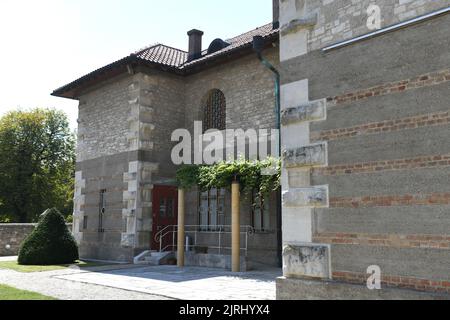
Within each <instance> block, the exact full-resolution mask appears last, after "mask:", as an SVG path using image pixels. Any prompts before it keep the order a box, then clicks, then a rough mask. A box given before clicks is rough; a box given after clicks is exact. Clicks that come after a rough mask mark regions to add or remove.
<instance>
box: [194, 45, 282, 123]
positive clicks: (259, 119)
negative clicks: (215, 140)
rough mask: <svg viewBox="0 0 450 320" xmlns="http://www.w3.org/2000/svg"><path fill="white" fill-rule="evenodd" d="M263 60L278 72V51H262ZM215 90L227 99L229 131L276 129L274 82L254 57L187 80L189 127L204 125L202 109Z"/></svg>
mask: <svg viewBox="0 0 450 320" xmlns="http://www.w3.org/2000/svg"><path fill="white" fill-rule="evenodd" d="M263 55H264V57H265V58H266V59H267V60H269V61H270V62H271V63H272V64H273V65H274V66H275V67H276V68H279V63H278V61H279V55H278V48H270V49H267V50H265V51H263ZM212 89H219V90H221V91H222V92H223V93H224V95H225V99H226V116H227V120H226V125H227V129H249V128H253V129H274V128H275V123H276V118H275V111H274V106H275V95H274V80H273V74H272V73H271V71H270V70H268V69H267V68H266V67H264V66H263V65H262V64H261V62H260V61H259V60H258V59H257V58H256V56H255V55H249V56H246V57H243V58H241V59H238V60H236V61H233V62H229V63H226V64H222V65H219V66H216V67H213V68H210V69H208V70H205V71H203V72H201V73H198V74H195V75H192V76H189V77H187V78H186V108H187V110H189V112H187V113H186V127H187V128H189V129H191V130H192V129H193V125H194V121H203V116H202V107H203V104H204V103H205V101H206V97H207V94H208V93H209V91H210V90H212Z"/></svg>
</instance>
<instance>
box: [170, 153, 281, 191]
mask: <svg viewBox="0 0 450 320" xmlns="http://www.w3.org/2000/svg"><path fill="white" fill-rule="evenodd" d="M269 168H276V170H275V174H273V175H263V174H262V173H263V171H264V170H265V169H269ZM280 177H281V161H280V160H276V159H274V158H268V159H266V160H262V161H248V160H235V161H227V162H220V163H217V164H215V165H212V166H205V165H201V166H195V165H189V166H183V167H181V168H180V169H179V170H178V172H177V181H178V184H179V186H180V187H181V188H184V189H190V188H192V187H194V186H198V187H199V188H200V189H201V190H208V189H211V188H229V187H230V185H231V183H232V182H233V180H234V179H239V182H240V184H241V189H242V191H243V192H244V194H245V195H249V194H250V193H251V192H252V191H254V190H256V191H257V192H258V193H259V194H260V195H267V194H268V193H270V192H271V191H275V190H277V189H278V188H279V187H280Z"/></svg>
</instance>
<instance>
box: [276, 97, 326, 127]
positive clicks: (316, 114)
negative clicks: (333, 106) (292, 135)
mask: <svg viewBox="0 0 450 320" xmlns="http://www.w3.org/2000/svg"><path fill="white" fill-rule="evenodd" d="M326 105H327V101H326V99H322V100H316V101H312V102H309V103H307V104H303V105H300V106H298V107H294V108H287V109H284V110H283V111H282V112H281V123H282V124H283V125H285V126H286V125H289V124H292V123H298V122H305V121H320V120H325V119H326Z"/></svg>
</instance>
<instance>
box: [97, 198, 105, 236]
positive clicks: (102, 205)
mask: <svg viewBox="0 0 450 320" xmlns="http://www.w3.org/2000/svg"><path fill="white" fill-rule="evenodd" d="M105 195H106V190H101V191H100V201H99V213H98V232H100V233H103V232H105V229H104V228H103V219H104V215H105V211H106V197H105Z"/></svg>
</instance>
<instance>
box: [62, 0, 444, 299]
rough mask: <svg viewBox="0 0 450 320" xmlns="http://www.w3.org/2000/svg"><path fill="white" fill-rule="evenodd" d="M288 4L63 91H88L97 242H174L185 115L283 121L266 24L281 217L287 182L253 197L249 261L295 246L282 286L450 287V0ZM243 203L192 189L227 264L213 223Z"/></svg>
mask: <svg viewBox="0 0 450 320" xmlns="http://www.w3.org/2000/svg"><path fill="white" fill-rule="evenodd" d="M273 7H274V21H273V23H271V24H268V25H266V26H263V27H261V28H258V29H256V30H253V31H251V32H248V33H246V34H243V35H241V36H238V37H236V38H233V39H229V40H226V41H222V40H220V39H218V40H216V41H214V42H213V43H212V44H211V45H210V47H209V49H208V50H205V51H202V50H201V48H202V46H201V44H200V40H201V35H202V33H201V32H200V31H198V30H192V31H190V32H189V37H190V46H189V52H184V51H181V50H178V49H174V48H169V47H167V46H164V45H156V46H153V47H149V48H147V49H145V50H143V51H139V52H137V53H136V54H134V55H131V56H129V57H126V58H124V59H122V60H119V61H117V62H115V63H113V64H111V65H108V66H107V67H104V68H102V69H99V70H96V71H94V72H93V73H91V74H89V75H87V76H85V77H83V78H81V79H79V80H77V81H75V82H73V83H71V84H69V85H67V86H65V87H63V88H61V89H58V90H56V91H55V92H54V95H57V96H60V97H66V98H72V99H78V100H79V101H80V107H79V109H80V117H79V122H80V124H79V132H78V134H79V144H78V161H77V176H76V196H75V204H76V206H75V207H76V209H75V213H74V215H75V217H74V232H75V235H76V236H77V238H78V240H79V242H80V244H81V255H82V256H83V257H89V258H97V259H112V260H120V261H131V260H132V259H133V257H135V256H136V255H137V254H139V253H140V252H143V251H145V250H148V249H158V246H164V247H166V246H168V247H171V244H170V240H172V241H173V239H170V238H169V241H167V242H164V243H162V242H160V243H155V235H157V234H158V232H159V231H160V230H161V228H164V226H165V224H175V222H176V221H175V220H173V218H174V217H175V214H174V213H173V212H172V210H167V208H175V207H176V199H175V190H176V189H175V188H174V187H173V186H174V182H173V180H174V175H175V170H176V166H174V165H173V164H172V162H171V161H170V150H171V148H172V146H173V142H171V139H170V134H171V132H173V130H175V129H177V128H188V129H189V130H190V131H191V132H192V131H193V123H194V121H196V120H202V119H203V120H205V121H204V122H205V123H211V124H212V125H213V127H216V128H217V129H220V130H222V129H224V128H242V129H246V128H276V127H277V117H276V116H275V114H274V112H273V110H274V104H275V102H276V94H274V93H275V92H274V81H273V74H272V73H271V72H270V71H269V70H268V69H267V68H266V67H265V66H263V65H262V64H261V62H260V61H259V60H258V58H257V56H256V55H255V53H254V52H253V51H252V48H251V47H252V42H253V41H254V40H253V37H254V36H257V35H260V36H262V37H263V39H264V40H265V46H266V47H265V50H264V51H263V55H264V56H265V57H267V58H268V60H269V61H270V62H271V63H272V64H273V65H274V66H275V68H277V69H278V70H279V72H280V74H281V113H280V115H279V116H280V118H281V138H282V143H281V146H282V150H283V173H282V210H281V212H282V224H281V225H280V223H279V222H278V221H279V219H278V217H277V210H276V209H277V208H276V207H277V204H278V203H277V199H276V196H275V195H273V196H272V197H271V199H269V201H268V202H267V208H266V207H264V208H263V210H260V209H261V208H258V210H255V208H254V207H252V206H251V205H250V203H251V202H249V201H242V203H241V210H242V212H243V214H242V216H241V225H242V226H244V228H245V226H247V225H248V226H249V227H250V228H252V230H253V231H256V232H252V233H250V234H249V233H247V232H245V231H244V232H243V234H244V235H245V237H248V239H247V240H248V245H247V246H246V249H247V250H246V252H247V255H246V257H247V259H246V260H244V261H246V262H250V265H254V266H260V265H264V266H268V265H271V266H276V265H277V262H278V259H277V256H278V255H279V253H280V252H279V251H280V249H281V247H282V248H283V257H282V258H283V273H284V276H283V277H281V278H279V279H277V297H278V298H279V299H346V298H356V299H395V298H413V299H422V298H426V299H428V298H444V299H449V298H450V251H449V249H450V214H449V210H450V184H449V183H448V177H449V173H450V171H449V170H450V140H449V139H448V136H449V130H450V126H449V107H450V106H449V103H448V101H450V99H449V98H450V90H449V89H450V87H449V86H450V55H449V49H450V38H449V36H448V34H449V33H450V0H434V1H431V0H420V1H416V0H393V1H373V0H360V1H347V0H279V1H278V0H274V1H273ZM278 21H279V22H278ZM211 108H212V109H211ZM211 110H215V112H213V114H217V116H211V114H212V113H211ZM208 127H210V126H209V125H208ZM161 195H162V196H161ZM160 199H166V200H164V201H165V202H163V203H161V200H160ZM205 208H206V209H205ZM160 209H161V210H160ZM163 209H164V210H163ZM230 210H231V209H230V194H229V192H228V191H220V190H211V191H210V192H208V193H199V192H196V191H191V192H189V193H188V194H187V195H186V224H187V225H191V224H192V225H195V226H197V227H199V226H200V225H204V224H205V223H206V225H207V227H208V225H209V227H212V228H206V230H205V229H202V228H196V229H195V230H196V232H195V234H194V235H192V234H191V236H193V237H195V240H192V239H191V240H190V241H194V243H195V244H196V245H198V247H200V248H201V247H202V241H203V243H204V246H206V247H207V248H209V249H211V251H210V253H213V254H216V256H215V260H214V259H212V260H214V261H215V262H214V261H213V263H216V264H217V265H220V266H226V265H227V261H222V260H220V259H218V258H217V247H216V245H215V244H214V243H215V241H217V236H218V234H219V235H220V236H221V237H223V238H222V239H223V240H224V241H229V239H226V237H228V236H229V235H225V234H222V233H220V230H217V229H216V230H215V229H214V228H215V227H217V226H218V225H229V224H230ZM160 211H161V212H160ZM167 212H170V213H167ZM211 212H212V213H213V215H211ZM161 213H162V214H161ZM161 216H163V217H165V219H162V220H164V221H163V222H164V223H160V221H162V220H161ZM255 217H257V219H255ZM171 219H172V220H171ZM255 221H258V223H257V224H255ZM280 228H281V232H280V230H279V229H280ZM217 231H219V232H217ZM281 235H282V241H280V236H281ZM197 241H198V242H197ZM213 248H214V249H213ZM227 250H228V249H225V248H223V250H220V252H219V253H221V254H222V255H225V256H227V255H228V254H229V252H228V251H227ZM188 260H189V259H188ZM194 260H195V259H194ZM225 260H226V259H225ZM190 262H191V263H194V264H200V265H202V264H203V265H204V264H205V263H206V262H205V261H201V259H197V260H196V261H190ZM210 262H211V261H210ZM380 287H381V289H380V290H378V289H379V288H380ZM372 289H373V290H372Z"/></svg>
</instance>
